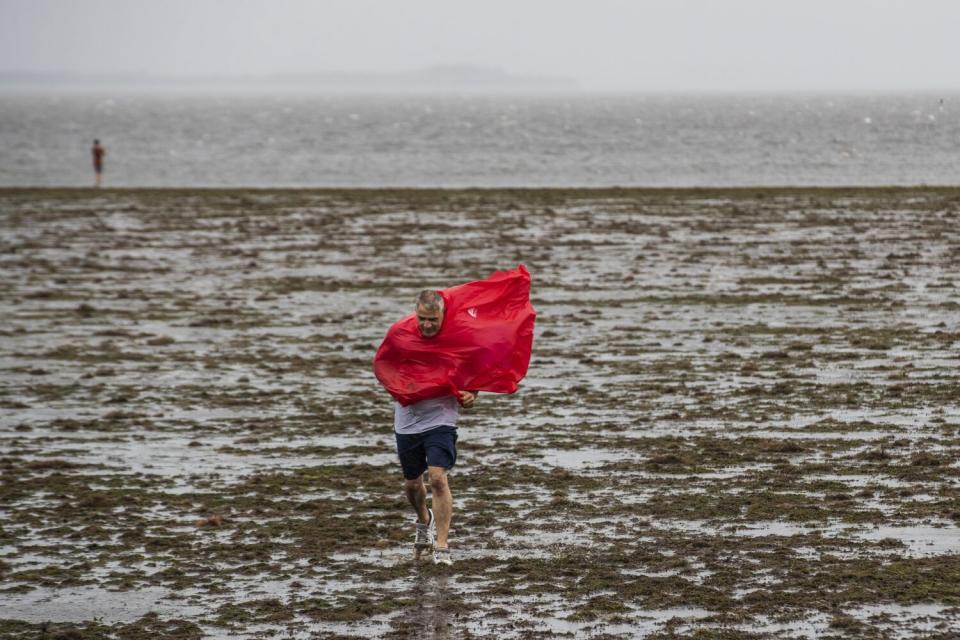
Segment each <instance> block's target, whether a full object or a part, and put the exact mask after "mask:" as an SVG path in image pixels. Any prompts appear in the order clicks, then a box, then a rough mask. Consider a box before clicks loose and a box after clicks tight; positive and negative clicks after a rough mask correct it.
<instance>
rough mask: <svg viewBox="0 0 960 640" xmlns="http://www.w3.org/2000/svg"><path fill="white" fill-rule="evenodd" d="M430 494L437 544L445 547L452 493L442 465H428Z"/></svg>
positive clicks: (451, 512)
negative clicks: (435, 521)
mask: <svg viewBox="0 0 960 640" xmlns="http://www.w3.org/2000/svg"><path fill="white" fill-rule="evenodd" d="M428 473H429V474H430V494H431V495H432V496H433V517H434V518H436V519H437V546H438V547H440V548H441V549H446V548H447V534H448V533H449V532H450V519H451V517H452V515H453V495H451V493H450V485H449V483H448V482H447V470H446V469H444V468H443V467H429V468H428Z"/></svg>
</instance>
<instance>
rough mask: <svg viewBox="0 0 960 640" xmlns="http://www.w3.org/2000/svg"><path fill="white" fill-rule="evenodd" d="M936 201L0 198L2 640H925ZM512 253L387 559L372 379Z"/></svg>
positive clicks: (939, 396)
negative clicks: (492, 367) (477, 373)
mask: <svg viewBox="0 0 960 640" xmlns="http://www.w3.org/2000/svg"><path fill="white" fill-rule="evenodd" d="M958 222H960V189H933V188H915V189H833V190H826V189H740V190H709V191H707V190H661V191H658V190H615V189H606V190H467V191H461V190H451V191H444V190H430V191H427V190H407V191H405V190H396V191H390V190H368V191H363V190H359V191H347V190H341V191H335V190H318V191H299V190H279V191H269V190H224V191H213V190H211V191H204V190H157V191H150V190H130V191H123V190H103V191H96V190H55V189H35V190H29V189H0V318H2V319H3V320H2V323H0V370H2V373H0V468H2V486H0V637H3V638H14V639H20V638H23V639H26V638H30V639H33V638H38V637H50V638H54V637H62V638H118V639H126V638H141V637H154V638H181V639H188V638H273V637H282V638H313V637H328V638H408V637H417V638H539V637H544V638H548V637H549V638H554V637H561V638H562V637H569V638H655V639H662V638H673V637H696V638H700V639H711V638H717V639H720V638H751V639H760V638H791V639H792V638H825V637H832V638H955V637H956V635H955V634H956V633H957V631H956V630H957V629H958V628H960V528H958V525H960V461H958V460H960V458H958V453H960V295H958V291H957V286H958V282H960V225H958ZM519 263H523V264H525V265H526V266H527V268H528V269H529V270H530V272H531V274H532V277H533V292H532V296H533V302H534V306H535V307H536V309H537V311H538V318H537V329H536V339H535V344H534V354H533V358H532V361H531V365H530V371H529V374H528V377H527V378H526V380H525V381H524V383H523V385H522V387H521V389H520V391H519V392H518V393H517V394H515V395H512V396H498V395H494V394H481V396H480V398H479V400H478V403H477V405H476V407H475V408H474V409H473V410H471V411H469V412H465V413H464V416H463V419H462V422H461V425H460V440H459V454H460V457H459V460H458V463H457V466H456V467H455V469H454V470H453V472H452V473H451V477H450V482H451V487H452V490H453V493H454V498H455V514H454V522H453V527H452V532H451V546H452V548H453V550H454V558H455V564H454V565H453V566H452V567H438V566H434V565H432V564H430V563H428V562H424V561H419V562H418V561H415V560H414V558H413V553H412V548H411V547H412V534H413V526H412V517H411V512H410V509H409V507H408V506H407V505H406V502H405V499H404V497H403V493H402V488H401V475H400V470H399V465H398V463H397V462H396V459H395V453H394V441H393V435H392V403H391V401H390V399H389V397H388V396H387V394H386V393H385V392H384V391H383V390H382V389H381V388H380V387H379V386H378V384H377V382H376V380H375V379H374V377H373V374H372V372H371V360H372V357H373V354H374V351H375V349H376V348H377V346H378V344H379V342H380V340H381V339H382V337H383V335H384V333H385V331H386V329H387V327H388V326H389V325H390V324H391V323H392V322H393V321H395V320H396V319H398V318H400V317H401V316H403V315H405V314H407V313H409V312H410V311H411V310H412V309H411V306H412V300H413V298H414V296H415V295H416V293H417V292H418V291H419V290H420V289H423V288H428V287H436V288H442V287H446V286H450V285H453V284H457V283H460V282H464V281H467V280H472V279H477V278H482V277H485V276H487V275H489V274H490V273H491V272H492V271H494V270H496V269H506V268H513V267H515V266H516V265H517V264H519Z"/></svg>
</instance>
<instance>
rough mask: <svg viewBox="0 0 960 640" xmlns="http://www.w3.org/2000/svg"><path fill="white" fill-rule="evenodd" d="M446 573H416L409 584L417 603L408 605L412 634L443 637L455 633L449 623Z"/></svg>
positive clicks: (435, 637)
mask: <svg viewBox="0 0 960 640" xmlns="http://www.w3.org/2000/svg"><path fill="white" fill-rule="evenodd" d="M448 581H449V577H448V576H445V575H439V576H436V575H427V574H420V573H418V574H417V576H416V577H415V578H414V579H413V583H412V584H411V595H412V596H413V598H414V599H415V600H416V604H414V606H413V607H411V608H410V611H409V614H408V620H407V625H405V626H407V627H408V629H409V631H410V632H411V634H410V635H411V636H415V637H419V638H432V639H435V640H444V639H446V638H451V637H454V636H455V635H456V634H453V633H452V627H451V619H452V616H451V607H450V606H449V604H450V586H449V583H448Z"/></svg>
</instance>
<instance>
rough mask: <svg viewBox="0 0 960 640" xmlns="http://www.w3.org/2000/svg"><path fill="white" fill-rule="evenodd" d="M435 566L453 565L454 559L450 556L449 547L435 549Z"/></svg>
mask: <svg viewBox="0 0 960 640" xmlns="http://www.w3.org/2000/svg"><path fill="white" fill-rule="evenodd" d="M433 564H445V565H447V566H448V567H449V566H450V565H452V564H453V557H452V556H451V555H450V548H449V547H442V548H441V547H434V548H433Z"/></svg>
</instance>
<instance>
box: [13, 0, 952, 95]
mask: <svg viewBox="0 0 960 640" xmlns="http://www.w3.org/2000/svg"><path fill="white" fill-rule="evenodd" d="M958 28H960V0H471V1H466V0H377V1H374V0H271V1H266V0H157V1H154V0H82V1H79V0H0V70H8V71H9V70H25V71H75V72H97V73H100V72H106V73H111V72H131V71H132V72H149V73H154V74H170V75H191V74H231V75H232V74H269V73H300V72H316V71H407V70H414V69H419V68H422V67H427V66H432V65H438V64H443V65H449V64H471V65H478V66H485V67H499V68H502V69H504V70H506V71H509V72H511V73H515V74H537V75H560V76H569V77H572V78H574V79H576V80H577V81H579V82H580V84H581V86H582V87H583V88H584V89H588V90H601V91H782V90H800V91H802V90H828V91H829V90H839V91H844V90H862V89H867V90H870V89H877V90H898V89H931V90H951V89H952V90H958V89H960V71H958V66H957V61H958V60H960V37H958V36H957V30H958Z"/></svg>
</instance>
